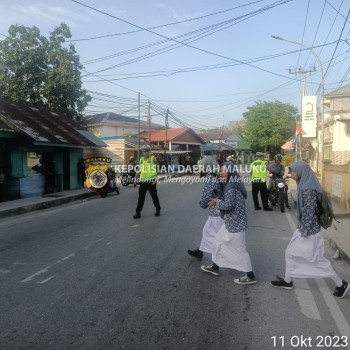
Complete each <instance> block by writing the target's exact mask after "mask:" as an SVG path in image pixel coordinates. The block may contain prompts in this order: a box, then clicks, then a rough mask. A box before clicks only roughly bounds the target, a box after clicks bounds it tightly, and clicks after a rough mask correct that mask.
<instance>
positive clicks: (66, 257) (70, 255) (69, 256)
mask: <svg viewBox="0 0 350 350" xmlns="http://www.w3.org/2000/svg"><path fill="white" fill-rule="evenodd" d="M74 255H75V253H72V254H69V255H67V256H65V257H64V258H62V259H61V260H58V261H57V262H58V263H59V262H62V261H64V260H68V259H70V258H72V257H73V256H74Z"/></svg>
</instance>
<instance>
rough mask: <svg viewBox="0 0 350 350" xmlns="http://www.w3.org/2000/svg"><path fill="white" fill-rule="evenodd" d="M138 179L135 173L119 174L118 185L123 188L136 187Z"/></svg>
mask: <svg viewBox="0 0 350 350" xmlns="http://www.w3.org/2000/svg"><path fill="white" fill-rule="evenodd" d="M137 180H138V179H137V178H136V173H135V172H131V173H126V172H125V173H121V175H120V183H121V184H122V185H123V186H128V185H134V186H136V185H137V183H138V181H137Z"/></svg>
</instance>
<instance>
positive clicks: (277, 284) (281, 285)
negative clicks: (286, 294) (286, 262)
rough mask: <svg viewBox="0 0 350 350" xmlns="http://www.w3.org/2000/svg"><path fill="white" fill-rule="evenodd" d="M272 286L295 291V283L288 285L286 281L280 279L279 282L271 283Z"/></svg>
mask: <svg viewBox="0 0 350 350" xmlns="http://www.w3.org/2000/svg"><path fill="white" fill-rule="evenodd" d="M271 286H272V287H279V288H284V289H293V282H289V283H287V282H286V281H285V280H284V279H279V280H278V281H271Z"/></svg>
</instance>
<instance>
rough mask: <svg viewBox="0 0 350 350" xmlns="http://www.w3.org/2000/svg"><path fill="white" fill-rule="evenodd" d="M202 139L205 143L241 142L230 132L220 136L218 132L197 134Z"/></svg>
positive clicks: (240, 139) (239, 138) (238, 137)
mask: <svg viewBox="0 0 350 350" xmlns="http://www.w3.org/2000/svg"><path fill="white" fill-rule="evenodd" d="M199 135H200V136H201V137H202V139H203V140H204V141H206V142H208V141H217V140H222V141H226V142H238V141H242V138H241V137H240V136H238V135H236V134H234V133H231V132H224V133H223V134H221V133H220V132H209V133H206V134H199Z"/></svg>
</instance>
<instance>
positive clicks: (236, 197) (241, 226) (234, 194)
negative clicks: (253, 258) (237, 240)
mask: <svg viewBox="0 0 350 350" xmlns="http://www.w3.org/2000/svg"><path fill="white" fill-rule="evenodd" d="M215 206H216V207H217V208H218V209H220V211H221V213H222V214H223V216H224V219H225V226H226V229H227V231H228V232H232V233H234V232H242V231H245V230H246V229H247V228H248V223H247V213H246V207H245V198H244V197H243V195H242V193H241V192H240V191H238V190H236V189H231V190H228V191H227V192H226V193H225V194H224V198H223V199H222V200H220V199H218V201H217V203H216V205H215Z"/></svg>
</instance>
